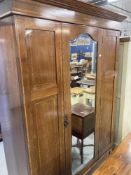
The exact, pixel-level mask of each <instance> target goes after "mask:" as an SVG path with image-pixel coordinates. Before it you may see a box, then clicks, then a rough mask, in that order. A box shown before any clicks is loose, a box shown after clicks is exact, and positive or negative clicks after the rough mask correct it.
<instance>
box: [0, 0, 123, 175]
mask: <svg viewBox="0 0 131 175" xmlns="http://www.w3.org/2000/svg"><path fill="white" fill-rule="evenodd" d="M0 18H1V20H0V122H1V128H2V137H3V142H4V149H5V155H6V161H7V167H8V172H9V175H71V174H76V175H83V174H91V172H92V171H93V170H94V169H95V167H96V166H97V165H98V164H99V163H100V162H101V161H102V160H103V159H104V158H106V157H107V156H108V155H109V154H110V152H111V150H112V148H113V134H114V112H115V86H116V78H117V62H118V61H117V59H118V56H117V50H118V46H119V36H120V24H121V22H122V21H123V20H124V19H125V18H126V17H125V16H122V15H120V14H117V13H114V12H111V11H108V10H105V9H102V8H99V7H96V6H94V5H90V4H85V3H83V2H80V1H76V0H70V1H68V0H63V1H59V0H48V1H45V0H10V1H8V0H4V1H1V2H0ZM81 43H82V44H81ZM83 43H84V44H83ZM89 43H90V45H91V44H92V48H91V51H89V50H87V49H89V48H90V45H89ZM81 45H82V46H83V45H84V46H85V49H86V51H83V48H84V47H82V48H81V49H80V52H79V53H76V52H77V51H78V50H79V47H77V46H81ZM74 47H75V48H74ZM93 48H95V51H94V53H93ZM73 49H76V50H77V51H73ZM92 55H94V56H92ZM71 59H72V61H71ZM77 59H80V61H79V62H78V60H77ZM93 59H94V60H95V61H94V62H93ZM85 65H86V66H85ZM87 65H88V66H87ZM89 68H90V69H91V71H92V74H91V75H90V72H91V71H90V70H89ZM71 71H72V72H71ZM73 71H75V73H76V75H75V74H74V72H73ZM76 71H77V72H76ZM74 75H75V76H74ZM74 77H75V78H74ZM86 77H87V79H88V80H93V81H88V80H87V79H86ZM92 77H93V78H92ZM73 79H74V81H72V80H73ZM77 79H79V80H78V81H76V80H77ZM85 82H86V83H85ZM71 83H72V84H73V83H75V85H74V84H73V85H72V86H73V88H71V87H70V84H71ZM89 83H95V86H94V85H91V84H90V85H89ZM76 84H77V85H76ZM92 86H93V87H95V92H94V91H93V92H92V93H91V92H90V94H91V95H92V94H93V95H94V94H95V100H94V101H93V102H92V104H91V105H90V103H91V99H90V97H89V92H87V90H88V91H91V90H92V89H90V87H91V88H93V87H92ZM74 87H75V88H74ZM85 87H86V88H87V89H86V88H85ZM74 90H75V93H74ZM76 91H77V92H76ZM71 96H72V99H75V100H76V99H78V101H77V103H75V104H73V105H74V106H73V105H72V104H71V103H72V102H71ZM91 97H94V96H91ZM81 98H84V100H85V102H83V105H82V106H81V107H79V110H80V111H81V110H82V109H84V110H86V112H87V110H88V112H89V114H93V115H91V116H92V117H93V116H94V118H93V121H95V123H94V122H93V130H92V132H91V133H93V134H92V136H90V138H89V137H87V136H88V135H90V133H89V134H87V132H86V131H87V130H86V131H85V132H86V134H87V135H86V136H85V135H84V138H82V137H80V136H81V135H80V134H81V133H80V132H77V133H76V135H73V136H72V134H73V131H74V130H73V129H74V128H73V126H76V127H77V129H79V128H78V126H80V127H82V131H84V130H83V127H85V128H86V126H87V125H82V124H81V122H82V121H83V120H82V119H83V118H84V117H85V116H86V117H89V115H88V114H87V113H85V112H83V111H81V112H79V111H77V112H79V113H81V114H85V115H83V116H82V115H80V116H79V115H78V113H74V114H75V117H77V121H76V118H72V114H73V109H75V107H78V106H79V103H80V100H81ZM82 100H83V99H82ZM86 103H88V105H89V106H90V108H89V106H88V107H87V105H85V104H86ZM72 106H73V108H72ZM86 107H87V108H88V109H87V108H86ZM77 109H78V108H77ZM75 110H76V109H75ZM92 110H93V112H91V111H92ZM80 117H81V118H80ZM88 119H89V118H88ZM89 121H90V120H88V121H87V124H88V126H89V127H90V126H91V125H90V123H89ZM75 122H76V123H75ZM83 124H84V123H83ZM88 130H89V128H88ZM74 136H75V137H74ZM72 137H73V139H74V140H73V142H72ZM85 138H86V140H87V142H88V140H90V139H91V138H94V141H93V143H91V144H90V143H89V144H90V145H89V144H88V145H87V147H85V148H83V147H84V146H86V145H83V146H81V144H82V141H81V139H85ZM75 139H76V140H77V144H76V140H75ZM74 142H75V146H76V147H75V150H74V148H73V147H74V145H73V144H74ZM89 149H90V150H91V151H93V154H92V157H91V158H90V159H89V161H87V160H86V158H87V159H88V156H87V155H88V150H89ZM72 151H75V153H74V152H73V153H72ZM86 151H87V152H86ZM91 151H90V152H91ZM82 152H84V153H82ZM79 153H80V154H79ZM74 154H75V156H76V157H73V155H74ZM76 159H78V161H76V162H75V160H76ZM80 159H81V162H80V161H79V160H80ZM73 162H75V164H74V165H73V166H74V167H77V168H76V169H75V170H74V171H73V170H72V163H73Z"/></svg>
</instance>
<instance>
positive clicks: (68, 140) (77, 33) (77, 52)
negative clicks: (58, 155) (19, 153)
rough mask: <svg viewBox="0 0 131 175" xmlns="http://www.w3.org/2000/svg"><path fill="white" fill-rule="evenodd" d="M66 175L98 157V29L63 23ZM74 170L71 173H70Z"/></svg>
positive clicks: (73, 172) (77, 170)
mask: <svg viewBox="0 0 131 175" xmlns="http://www.w3.org/2000/svg"><path fill="white" fill-rule="evenodd" d="M62 33H63V36H62V39H63V40H62V43H63V78H64V110H65V111H64V112H65V120H67V121H68V122H69V125H67V126H65V145H66V162H67V163H66V166H67V167H66V169H67V171H68V172H67V173H66V174H68V175H69V174H72V175H76V174H78V172H80V171H82V169H83V168H85V167H86V166H87V165H88V164H89V163H90V162H91V161H93V159H95V158H96V157H97V153H98V150H97V134H98V132H96V128H97V127H96V124H97V122H96V118H97V116H96V112H97V111H96V105H97V102H96V94H97V89H96V84H97V83H96V82H97V76H98V75H97V55H98V31H97V28H92V27H81V26H76V25H69V24H63V28H62ZM70 170H71V171H70Z"/></svg>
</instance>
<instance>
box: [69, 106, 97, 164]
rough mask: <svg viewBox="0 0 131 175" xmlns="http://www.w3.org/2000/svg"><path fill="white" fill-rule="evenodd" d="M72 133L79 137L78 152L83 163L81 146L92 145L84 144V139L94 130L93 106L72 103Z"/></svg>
mask: <svg viewBox="0 0 131 175" xmlns="http://www.w3.org/2000/svg"><path fill="white" fill-rule="evenodd" d="M71 110H72V135H73V136H75V137H77V139H81V143H80V154H81V163H83V147H84V146H94V145H84V139H85V138H86V137H88V136H89V135H90V134H91V133H93V132H94V131H95V108H93V107H89V106H86V105H84V104H81V103H77V104H75V105H72V108H71Z"/></svg>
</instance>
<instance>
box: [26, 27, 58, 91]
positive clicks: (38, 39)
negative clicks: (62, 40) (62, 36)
mask: <svg viewBox="0 0 131 175" xmlns="http://www.w3.org/2000/svg"><path fill="white" fill-rule="evenodd" d="M25 35H26V45H27V54H28V59H29V64H30V65H29V66H30V71H31V83H32V87H33V88H35V87H38V86H42V85H44V86H47V85H51V84H56V61H55V60H56V58H55V57H56V55H55V33H54V32H53V31H45V30H31V29H29V30H26V31H25Z"/></svg>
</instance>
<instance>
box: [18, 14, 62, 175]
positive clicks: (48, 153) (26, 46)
mask: <svg viewBox="0 0 131 175" xmlns="http://www.w3.org/2000/svg"><path fill="white" fill-rule="evenodd" d="M15 21H16V25H15V28H16V33H17V36H16V38H17V45H18V49H19V58H20V59H19V61H20V71H21V79H22V82H21V83H22V91H23V94H22V95H23V98H24V101H23V103H24V115H25V118H24V120H25V122H26V131H27V135H26V136H27V139H28V151H29V161H30V167H31V175H43V174H45V175H60V174H63V175H64V172H65V157H64V121H63V120H64V119H63V118H64V117H63V90H62V89H63V87H62V59H61V58H62V57H61V55H62V54H61V25H60V24H59V23H55V22H52V21H47V20H39V19H31V18H23V17H17V18H15Z"/></svg>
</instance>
